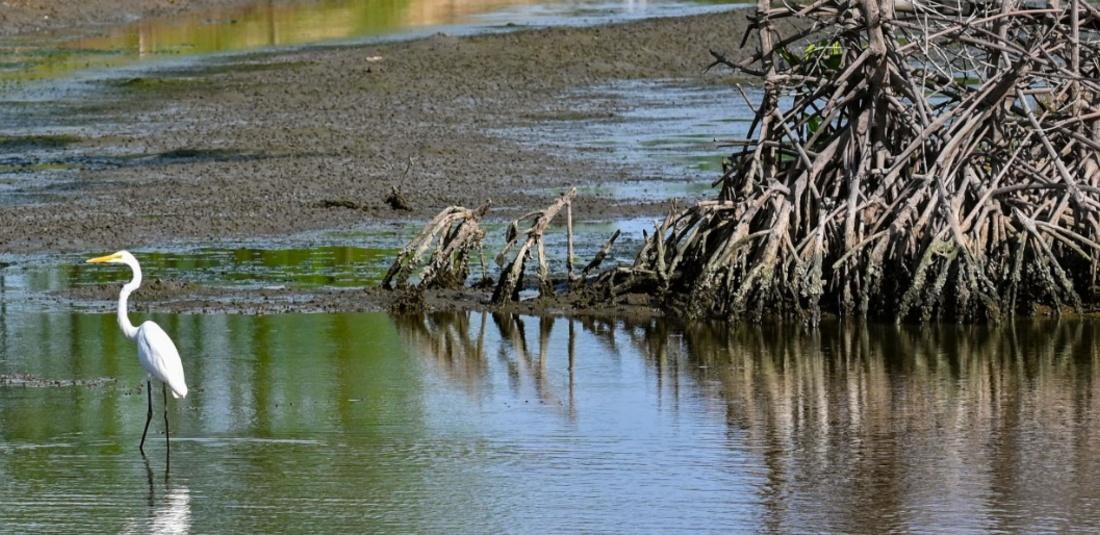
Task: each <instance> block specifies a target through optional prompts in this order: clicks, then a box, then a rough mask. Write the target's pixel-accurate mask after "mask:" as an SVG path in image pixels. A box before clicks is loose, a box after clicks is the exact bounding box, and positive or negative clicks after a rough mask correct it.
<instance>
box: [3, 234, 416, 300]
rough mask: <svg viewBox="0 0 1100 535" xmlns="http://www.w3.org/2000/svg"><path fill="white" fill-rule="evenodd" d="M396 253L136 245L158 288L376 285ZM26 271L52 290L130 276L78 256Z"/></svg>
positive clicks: (33, 283)
mask: <svg viewBox="0 0 1100 535" xmlns="http://www.w3.org/2000/svg"><path fill="white" fill-rule="evenodd" d="M396 254H397V249H396V248H392V249H391V248H386V247H377V248H364V247H350V246H320V247H311V248H286V249H281V248H271V249H267V248H250V247H239V248H201V249H191V250H181V251H150V252H144V251H140V250H137V251H134V255H135V256H137V257H138V260H139V261H140V262H141V267H142V271H143V274H144V276H145V281H146V282H145V286H148V287H149V288H154V285H155V284H156V283H157V280H158V279H160V280H162V281H172V283H171V284H175V285H179V284H184V285H187V284H196V285H209V286H239V287H269V286H290V287H297V288H314V287H340V288H356V287H365V286H373V285H375V284H377V283H378V282H379V281H380V280H381V279H382V276H383V275H385V272H386V269H388V268H389V263H390V262H391V261H392V259H393V257H394V255H396ZM22 277H25V282H22V283H21V284H22V286H23V287H25V289H26V290H29V291H31V292H52V291H59V290H67V289H70V288H80V287H84V286H102V285H113V284H115V283H118V284H121V283H123V282H125V281H128V280H129V279H130V271H129V269H127V268H124V267H119V266H87V265H85V264H84V263H83V262H82V261H81V259H80V258H73V259H72V261H71V263H67V264H52V265H49V266H40V267H31V268H28V269H26V270H25V271H24V272H23V275H22ZM147 291H148V289H147ZM139 292H140V291H139ZM138 295H141V294H140V293H139V294H138Z"/></svg>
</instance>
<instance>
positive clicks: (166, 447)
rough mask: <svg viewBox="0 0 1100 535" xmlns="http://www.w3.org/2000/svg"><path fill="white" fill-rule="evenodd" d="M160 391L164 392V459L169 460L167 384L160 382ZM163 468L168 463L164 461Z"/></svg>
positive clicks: (170, 454) (170, 449) (170, 447)
mask: <svg viewBox="0 0 1100 535" xmlns="http://www.w3.org/2000/svg"><path fill="white" fill-rule="evenodd" d="M160 388H161V390H160V391H161V393H163V394H164V460H165V461H169V460H171V457H172V445H171V444H169V442H168V385H165V384H163V383H162V384H161V385H160ZM164 470H165V471H168V463H167V462H165V464H164Z"/></svg>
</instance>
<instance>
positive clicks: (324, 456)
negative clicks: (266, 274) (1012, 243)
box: [0, 312, 1100, 533]
mask: <svg viewBox="0 0 1100 535" xmlns="http://www.w3.org/2000/svg"><path fill="white" fill-rule="evenodd" d="M154 318H155V319H157V320H158V321H159V322H161V324H162V325H164V326H165V328H166V329H167V330H168V331H169V332H170V333H172V334H173V335H174V336H175V338H176V340H177V342H178V345H179V346H180V349H181V351H182V353H183V355H184V359H185V368H186V370H187V374H188V379H189V383H190V384H191V386H192V392H193V394H192V395H191V396H189V397H188V398H187V399H186V400H183V401H178V402H173V403H172V405H171V408H170V416H171V419H172V425H173V443H172V461H171V463H172V471H171V474H170V476H169V477H168V478H165V477H164V473H163V469H164V464H165V460H164V446H163V435H161V434H160V430H161V424H160V422H159V419H158V420H154V424H153V430H154V431H155V434H154V440H153V441H152V443H151V446H150V447H149V450H150V451H149V453H150V455H149V459H148V464H146V463H145V462H143V460H142V458H141V457H140V456H139V455H138V453H137V451H136V442H137V440H138V438H139V437H140V435H141V426H142V423H143V419H144V408H145V398H144V393H143V392H142V391H141V390H140V385H141V381H142V375H141V373H140V371H139V368H138V365H137V364H136V362H135V359H134V356H133V348H132V347H131V346H130V345H129V344H128V343H127V342H126V341H125V340H123V339H122V337H121V336H120V335H119V334H118V331H117V328H116V326H115V325H114V318H113V317H112V316H110V315H96V314H53V313H10V312H8V313H2V314H0V373H14V372H19V373H28V374H32V375H35V376H38V377H45V378H66V379H94V378H99V377H115V378H117V381H116V382H114V383H106V384H99V385H98V386H93V387H67V388H31V387H18V388H13V387H0V481H2V482H3V484H2V485H0V525H3V526H4V527H5V528H6V529H11V530H14V531H33V530H35V528H40V527H42V526H45V525H48V526H50V527H51V528H53V529H56V530H58V531H61V532H80V531H88V530H95V531H107V532H112V531H129V532H139V533H140V532H170V533H181V532H188V531H190V532H196V533H199V532H213V531H226V530H233V531H238V530H247V531H259V532H282V531H306V530H308V531H334V530H341V529H344V530H356V531H381V530H386V531H394V532H471V533H485V532H516V533H524V532H531V533H535V532H537V533H545V532H586V533H595V532H631V533H633V532H655V533H672V532H684V531H694V530H706V531H726V532H728V531H729V530H730V529H733V528H740V529H751V530H759V531H773V532H790V531H794V532H798V531H814V532H819V531H843V532H862V533H871V532H875V533H879V532H886V531H942V532H951V533H959V532H967V531H969V532H984V531H1008V532H1020V531H1023V532H1037V531H1066V530H1069V529H1070V528H1074V529H1079V530H1081V531H1085V532H1088V531H1095V530H1096V529H1098V528H1100V513H1097V509H1096V508H1095V504H1096V503H1097V500H1098V499H1100V488H1098V487H1097V486H1096V485H1094V484H1093V483H1094V482H1095V481H1096V478H1097V477H1098V476H1100V473H1097V472H1098V471H1100V467H1098V465H1097V464H1096V463H1095V462H1094V460H1095V459H1096V456H1097V454H1098V453H1100V452H1098V451H1096V450H1097V448H1100V446H1098V444H1100V442H1098V441H1097V437H1096V436H1095V435H1096V433H1097V431H1096V429H1098V428H1100V425H1098V424H1100V421H1098V418H1100V403H1098V402H1097V399H1100V397H1098V396H1097V394H1098V392H1097V389H1098V387H1100V361H1098V357H1097V355H1098V349H1100V340H1098V335H1100V325H1098V324H1096V323H1093V322H1080V323H1075V322H1064V323H1062V324H1054V323H1034V324H1019V325H1015V326H1005V327H1001V328H995V329H989V328H955V327H941V328H931V327H925V328H920V329H910V328H896V327H876V326H869V327H843V326H839V325H824V326H822V327H821V328H820V329H818V330H817V331H805V330H801V329H797V328H785V327H766V328H755V327H754V328H738V329H733V330H727V329H725V328H724V327H707V326H701V327H698V326H697V327H693V328H691V329H689V330H686V331H685V330H683V329H680V328H678V327H676V326H674V325H670V324H666V323H662V322H649V323H644V324H627V323H622V322H616V323H598V322H582V321H569V320H565V319H549V318H547V319H539V318H530V317H510V316H495V317H494V316H491V315H490V316H486V315H482V314H480V313H473V314H450V315H434V316H411V317H391V316H388V315H386V314H314V315H277V316H217V315H194V316H189V315H181V316H154ZM158 410H159V405H158Z"/></svg>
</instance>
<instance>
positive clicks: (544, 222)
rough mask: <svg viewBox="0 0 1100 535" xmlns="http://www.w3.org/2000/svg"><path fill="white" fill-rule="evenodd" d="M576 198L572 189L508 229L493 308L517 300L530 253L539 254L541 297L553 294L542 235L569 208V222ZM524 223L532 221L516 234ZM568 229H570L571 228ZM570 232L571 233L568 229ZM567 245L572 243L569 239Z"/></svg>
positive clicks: (499, 255)
mask: <svg viewBox="0 0 1100 535" xmlns="http://www.w3.org/2000/svg"><path fill="white" fill-rule="evenodd" d="M576 196H577V188H571V189H570V190H569V191H567V192H565V193H563V194H562V195H561V197H558V199H557V200H555V201H554V203H553V204H551V205H550V206H549V207H547V208H546V209H545V210H542V211H538V212H531V213H529V214H526V215H523V216H522V217H520V218H519V219H516V220H515V221H513V222H512V224H511V225H509V226H508V234H507V236H506V243H505V244H504V247H503V248H502V249H501V251H500V254H498V255H497V265H499V266H500V267H501V271H500V279H499V280H498V281H497V285H496V288H495V289H494V290H493V297H492V302H493V303H494V304H501V303H504V302H506V301H514V300H516V299H517V298H518V292H519V289H520V286H521V282H522V279H523V269H524V266H525V264H526V263H527V258H528V256H530V255H531V251H532V250H536V251H538V255H539V270H538V277H539V289H540V294H541V295H549V294H552V293H553V284H552V282H551V279H550V264H549V261H548V259H547V258H546V248H545V245H544V243H543V235H544V234H545V233H546V229H547V227H549V226H550V222H551V221H553V220H554V217H555V216H557V215H558V213H559V212H561V210H562V208H566V207H568V208H569V209H570V212H569V214H570V220H571V219H572V217H571V214H572V203H573V198H574V197H576ZM527 220H531V221H532V223H531V226H530V227H529V228H528V229H527V231H526V232H524V233H523V234H521V233H520V232H519V225H520V223H522V222H524V221H527ZM569 226H570V227H572V225H571V224H570V225H569ZM570 230H572V229H571V228H570ZM570 241H572V239H571V237H570ZM571 248H572V247H570V249H571ZM513 251H514V252H513ZM509 255H511V260H508V258H509Z"/></svg>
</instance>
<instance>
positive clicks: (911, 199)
mask: <svg viewBox="0 0 1100 535" xmlns="http://www.w3.org/2000/svg"><path fill="white" fill-rule="evenodd" d="M738 16H740V15H738ZM749 16H750V17H751V18H752V19H753V24H752V25H750V30H749V32H750V34H752V35H755V36H756V40H755V42H756V45H757V47H758V48H757V52H756V54H755V55H753V56H751V57H750V58H748V59H747V60H745V61H742V62H740V63H733V62H731V61H729V60H728V59H727V58H726V57H725V56H724V55H722V54H721V53H720V52H712V55H713V57H714V63H713V64H712V65H711V67H725V68H729V69H732V70H734V71H737V72H740V73H742V74H747V75H749V76H753V77H757V78H759V79H760V81H761V82H762V86H761V87H762V89H761V90H759V91H757V92H756V93H755V94H749V93H746V92H744V91H742V96H743V98H745V99H746V100H748V101H751V102H752V105H753V106H755V107H756V110H757V111H756V115H755V117H754V119H753V121H752V123H751V126H750V130H749V132H748V136H746V137H747V139H738V140H732V141H730V142H728V143H726V144H725V145H726V146H730V147H735V148H734V152H733V153H732V155H731V156H730V157H729V158H728V160H727V161H726V163H725V165H724V169H723V175H722V177H721V179H720V180H718V181H717V182H716V185H717V186H718V187H719V194H718V198H717V199H716V200H715V201H707V202H702V203H699V204H697V205H695V206H692V207H689V208H687V209H686V210H683V211H682V212H680V213H678V214H674V215H673V216H672V217H670V218H669V219H668V220H667V221H666V223H665V224H664V225H662V226H660V227H659V228H658V229H656V232H655V233H654V234H652V235H649V236H648V237H647V241H646V243H645V244H644V245H643V247H642V252H641V253H640V254H639V256H638V258H637V260H636V261H635V263H634V265H633V266H632V267H631V268H628V269H627V271H628V272H630V271H633V272H634V273H635V275H636V276H634V277H631V276H630V273H626V274H622V273H620V274H619V275H616V276H614V277H610V278H611V279H615V280H641V279H652V278H653V277H654V276H655V277H656V278H657V280H658V282H659V283H662V284H667V290H668V291H669V294H670V295H673V296H681V302H685V303H688V305H687V306H686V308H688V310H689V311H690V312H693V313H695V314H698V315H707V316H719V317H726V318H747V319H757V318H760V317H761V316H764V315H779V316H787V317H797V318H802V319H805V320H807V321H816V320H817V319H818V318H820V316H821V312H822V309H826V310H828V311H832V312H836V313H839V314H841V315H855V316H868V315H874V316H880V317H891V318H895V319H898V320H902V319H924V320H928V319H933V318H955V319H997V318H1002V317H1004V316H1006V315H1012V314H1017V313H1031V312H1033V311H1035V310H1038V309H1043V310H1053V311H1056V312H1057V311H1058V310H1059V309H1061V308H1062V307H1063V306H1067V307H1079V306H1080V304H1081V303H1082V301H1083V300H1084V299H1092V298H1094V297H1095V296H1094V295H1093V288H1095V287H1097V280H1096V273H1097V271H1098V269H1097V268H1098V265H1097V260H1098V258H1100V138H1098V137H1097V134H1098V133H1100V10H1098V9H1097V8H1096V7H1094V6H1092V5H1090V4H1089V3H1088V2H1084V1H1081V0H1062V1H1061V2H1047V1H1033V0H1027V1H1020V0H1005V1H1000V2H967V1H961V2H960V1H956V0H951V1H948V0H921V1H918V0H913V1H911V2H901V1H894V0H817V1H806V2H779V1H768V0H760V1H759V2H757V8H756V10H755V12H753V13H752V14H750V15H749ZM779 19H786V21H785V22H790V24H784V25H783V28H793V29H791V30H784V31H786V32H788V33H789V35H784V34H783V32H781V31H780V30H778V29H777V27H778V25H776V24H773V22H774V21H777V20H779ZM749 36H750V35H746V41H745V42H747V38H748V37H749ZM684 296H686V297H687V298H686V299H683V297H684Z"/></svg>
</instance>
